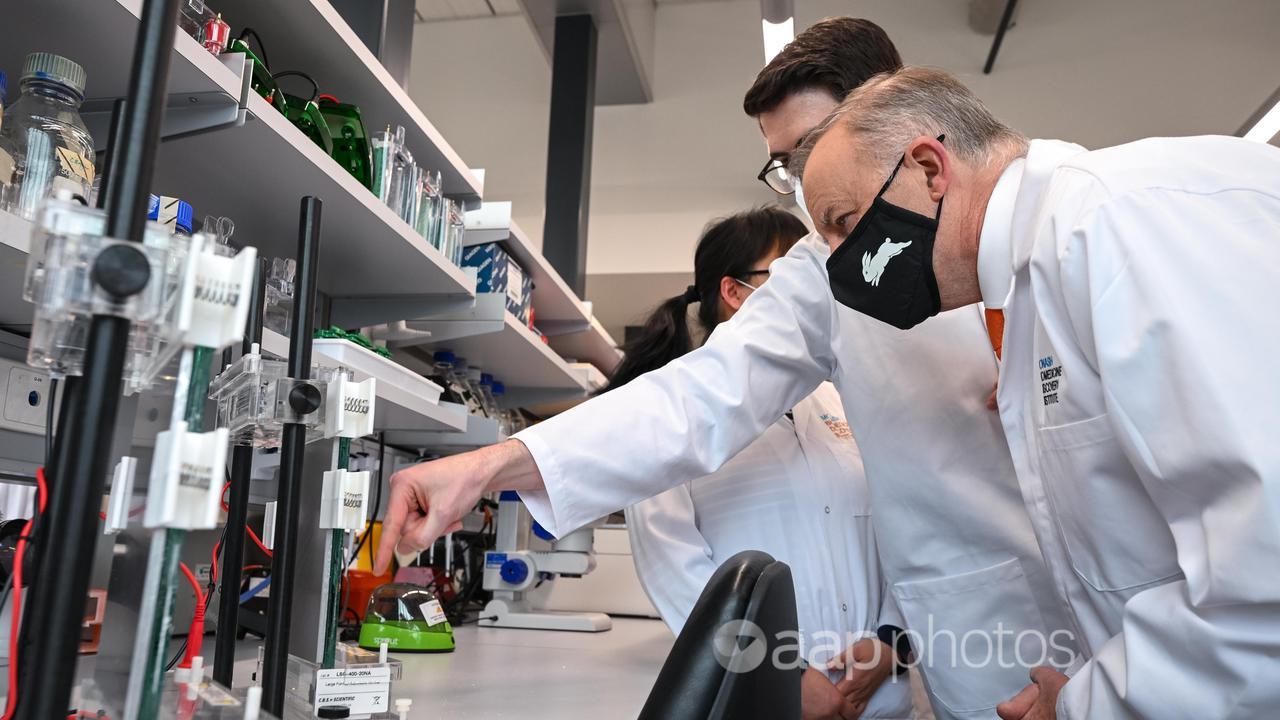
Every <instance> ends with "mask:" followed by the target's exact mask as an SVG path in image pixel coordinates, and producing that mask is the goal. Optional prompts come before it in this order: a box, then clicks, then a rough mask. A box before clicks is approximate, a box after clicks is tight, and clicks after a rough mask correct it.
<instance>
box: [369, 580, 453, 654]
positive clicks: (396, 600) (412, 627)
mask: <svg viewBox="0 0 1280 720" xmlns="http://www.w3.org/2000/svg"><path fill="white" fill-rule="evenodd" d="M384 642H385V643H387V649H388V650H391V651H394V652H428V653H431V652H435V653H444V652H453V650H454V647H455V646H454V644H453V626H452V625H450V624H449V621H448V620H446V619H445V617H444V611H443V610H442V609H441V607H440V601H439V600H438V599H437V598H436V595H435V593H433V592H431V591H430V590H428V589H427V588H425V587H422V586H421V585H411V584H409V583H388V584H386V585H383V586H381V587H379V588H377V589H376V590H374V591H373V595H371V596H370V597H369V609H368V610H367V611H366V612H365V616H364V623H363V624H362V625H361V626H360V647H362V648H365V649H366V650H378V649H379V648H380V647H381V646H382V643H384Z"/></svg>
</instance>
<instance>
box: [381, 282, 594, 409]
mask: <svg viewBox="0 0 1280 720" xmlns="http://www.w3.org/2000/svg"><path fill="white" fill-rule="evenodd" d="M373 334H374V336H375V337H385V338H386V339H387V341H388V344H389V345H390V346H391V347H393V348H407V349H410V352H411V353H413V354H417V355H418V356H419V360H418V362H419V363H420V365H417V366H415V364H414V362H413V359H412V358H409V359H406V361H405V364H406V365H408V366H409V367H411V368H415V369H419V370H423V369H424V368H425V367H426V364H427V360H428V359H429V356H430V353H432V352H434V351H436V350H450V351H452V352H453V353H455V354H456V355H458V356H459V357H465V358H466V359H467V361H468V362H469V363H470V364H472V365H475V366H479V367H481V368H483V369H484V371H485V372H487V373H490V374H492V375H493V376H494V378H495V379H497V380H499V381H501V382H502V383H503V384H504V385H506V388H507V393H506V397H505V400H504V402H503V405H504V406H506V407H522V406H525V405H528V404H531V403H541V402H551V401H554V400H567V399H571V398H577V397H583V396H584V395H585V394H586V392H587V386H586V379H585V377H584V376H583V374H582V373H581V372H580V371H575V370H574V369H573V368H572V367H570V365H569V363H568V362H566V361H565V359H564V358H562V357H560V356H559V355H557V354H556V352H555V351H554V350H552V349H551V347H550V346H549V345H547V344H546V343H544V342H542V338H540V337H538V335H536V334H535V333H534V332H533V331H532V330H530V329H529V328H528V327H526V326H525V325H524V324H523V323H521V322H520V321H519V320H518V319H516V316H515V315H512V314H511V313H510V312H509V311H507V309H506V306H505V304H504V296H503V295H502V294H497V293H477V294H476V300H475V303H474V304H473V305H472V306H471V307H469V308H465V309H460V310H458V311H456V312H453V313H446V314H440V315H437V316H435V317H431V318H423V319H417V320H409V321H407V322H406V323H403V324H400V325H398V326H393V327H385V328H377V329H375V330H374V331H373Z"/></svg>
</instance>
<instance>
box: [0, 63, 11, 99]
mask: <svg viewBox="0 0 1280 720" xmlns="http://www.w3.org/2000/svg"><path fill="white" fill-rule="evenodd" d="M8 100H9V78H8V77H7V76H6V75H5V74H4V71H3V70H0V105H5V104H6V103H7V102H8Z"/></svg>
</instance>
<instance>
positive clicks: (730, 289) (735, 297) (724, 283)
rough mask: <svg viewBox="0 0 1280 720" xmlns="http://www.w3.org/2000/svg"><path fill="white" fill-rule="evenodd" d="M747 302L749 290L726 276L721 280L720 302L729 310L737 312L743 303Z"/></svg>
mask: <svg viewBox="0 0 1280 720" xmlns="http://www.w3.org/2000/svg"><path fill="white" fill-rule="evenodd" d="M746 301H747V289H746V288H744V287H742V286H741V285H739V284H738V283H736V282H734V280H733V278H731V277H729V276H728V275H725V276H724V277H722V278H720V302H722V303H724V306H725V307H727V308H732V309H733V311H734V312H737V311H738V310H739V309H740V308H741V307H742V303H744V302H746Z"/></svg>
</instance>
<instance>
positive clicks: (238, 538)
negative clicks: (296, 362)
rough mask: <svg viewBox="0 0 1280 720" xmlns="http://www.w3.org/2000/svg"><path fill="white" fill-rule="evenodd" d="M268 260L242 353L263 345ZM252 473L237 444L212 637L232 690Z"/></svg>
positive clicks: (248, 456)
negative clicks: (216, 627)
mask: <svg viewBox="0 0 1280 720" xmlns="http://www.w3.org/2000/svg"><path fill="white" fill-rule="evenodd" d="M266 292H267V260H266V258H258V269H257V271H256V272H255V273H254V276H253V297H252V298H251V299H250V300H249V318H248V320H247V321H246V322H245V333H244V343H243V345H242V346H241V353H242V354H247V353H249V352H250V351H251V350H252V349H253V345H254V344H255V343H261V342H262V312H263V306H264V305H265V304H266ZM252 472H253V447H252V446H249V445H237V446H235V447H234V448H233V449H232V451H231V494H230V496H229V497H228V498H227V525H226V529H225V530H223V534H222V537H223V540H222V571H221V577H220V585H219V592H220V593H221V594H222V601H221V602H220V603H218V634H217V635H216V636H215V637H214V651H215V654H214V658H213V679H214V680H216V681H217V682H220V683H222V684H223V685H224V686H226V687H231V676H232V670H233V668H234V667H235V662H236V634H237V632H238V630H239V628H240V580H241V577H242V573H241V570H242V569H243V566H244V526H245V524H246V523H247V521H248V516H249V482H250V477H251V475H252Z"/></svg>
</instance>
